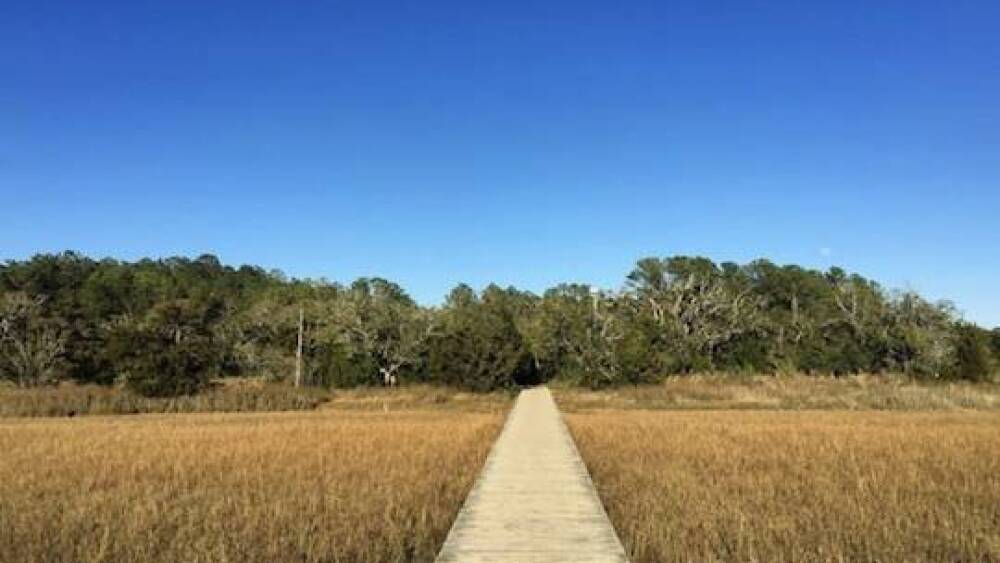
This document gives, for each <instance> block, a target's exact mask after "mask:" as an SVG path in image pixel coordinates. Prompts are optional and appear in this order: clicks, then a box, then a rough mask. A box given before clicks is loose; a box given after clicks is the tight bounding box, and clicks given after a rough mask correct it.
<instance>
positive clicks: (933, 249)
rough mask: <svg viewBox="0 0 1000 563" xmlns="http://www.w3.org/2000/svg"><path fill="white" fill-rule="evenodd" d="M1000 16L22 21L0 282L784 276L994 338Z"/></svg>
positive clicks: (771, 9)
mask: <svg viewBox="0 0 1000 563" xmlns="http://www.w3.org/2000/svg"><path fill="white" fill-rule="evenodd" d="M820 4H822V5H820ZM998 21H1000V3H997V2H988V1H980V2H963V1H957V2H948V3H942V2H936V1H935V2H931V1H915V0H909V1H893V2H871V1H865V2H860V1H844V2H830V3H813V2H808V3H807V2H792V1H787V2H781V1H772V2H752V1H751V2H748V1H740V2H716V3H706V2H659V1H658V2H626V3H616V2H607V1H602V2H589V1H574V2H564V1H551V2H544V3H542V2H504V3H482V2H450V1H449V2H377V1H367V2H302V3H289V2H260V1H250V0H243V1H240V2H231V1H219V2H162V3H154V2H140V1H128V2H125V1H121V2H119V1H113V0H111V1H107V2H100V3H82V2H62V1H50V2H22V1H21V0H15V1H7V2H4V3H3V4H2V5H0V206H2V211H0V221H2V226H0V258H25V257H28V256H30V255H32V254H34V253H36V252H41V251H59V250H63V249H76V250H79V251H82V252H84V253H86V254H89V255H93V256H104V255H113V256H116V257H121V258H136V257H140V256H147V255H148V256H162V255H170V254H188V255H196V254H200V253H202V252H212V253H216V254H218V255H219V256H220V257H221V258H222V259H223V260H224V261H225V262H227V263H244V262H247V263H255V264H260V265H263V266H265V267H275V268H280V269H282V270H284V271H286V272H288V273H289V274H291V275H295V276H312V277H319V276H325V277H328V278H330V279H334V280H341V281H348V280H350V279H353V278H354V277H357V276H361V275H381V276H384V277H387V278H390V279H393V280H395V281H398V282H400V283H401V284H403V285H404V286H405V287H406V288H407V289H408V290H409V291H410V292H411V293H412V294H413V295H414V296H415V297H416V298H417V299H419V300H421V301H423V302H425V303H435V302H438V301H440V299H441V298H442V297H443V295H444V294H445V293H446V292H447V291H448V290H449V289H450V288H451V287H452V286H453V285H454V284H456V283H458V282H462V281H464V282H468V283H470V284H472V285H474V286H482V285H483V284H485V283H487V282H489V281H495V282H498V283H501V284H504V285H506V284H514V285H517V286H519V287H522V288H525V289H531V290H536V291H537V290H541V289H543V288H545V287H547V286H550V285H554V284H556V283H558V282H561V281H582V282H589V283H595V284H598V285H601V286H606V287H618V286H620V285H621V283H622V280H623V278H624V276H625V274H626V273H627V272H628V271H629V269H630V268H631V265H632V263H633V262H634V260H635V259H637V258H639V257H642V256H647V255H672V254H703V255H706V256H709V257H711V258H713V259H716V260H736V261H741V262H743V261H748V260H751V259H753V258H756V257H768V258H771V259H773V260H775V261H777V262H781V263H785V262H794V263H800V264H803V265H806V266H812V267H818V268H826V267H828V266H830V265H834V264H836V265H841V266H843V267H844V268H846V269H848V270H852V271H858V272H860V273H862V274H864V275H867V276H870V277H873V278H875V279H877V280H879V281H880V282H882V283H883V284H884V285H886V286H888V287H894V288H902V289H914V290H917V291H920V292H921V293H923V294H925V295H926V296H928V297H931V298H934V299H938V298H949V299H952V300H953V301H955V302H956V304H957V305H958V307H959V309H960V310H962V311H964V313H965V315H966V317H967V318H969V319H971V320H974V321H977V322H979V323H981V324H984V325H987V326H994V325H1000V297H998V292H997V287H998V280H1000V250H998V249H1000V228H998V223H997V218H998V216H1000V40H998V39H997V35H996V34H997V32H996V29H997V28H996V26H997V22H998Z"/></svg>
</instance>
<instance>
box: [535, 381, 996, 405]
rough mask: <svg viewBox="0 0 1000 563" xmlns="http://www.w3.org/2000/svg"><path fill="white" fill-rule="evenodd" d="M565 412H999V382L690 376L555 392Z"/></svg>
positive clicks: (561, 388) (565, 389)
mask: <svg viewBox="0 0 1000 563" xmlns="http://www.w3.org/2000/svg"><path fill="white" fill-rule="evenodd" d="M553 391H554V393H555V396H556V400H557V401H558V403H559V406H560V408H562V409H563V410H567V411H578V410H591V409H667V410H704V409H724V410H734V409H740V410H742V409H750V410H758V409H761V410H912V411H925V410H957V409H987V410H1000V385H998V384H996V383H966V382H958V383H944V382H933V381H919V380H914V379H911V378H906V377H902V376H892V375H856V376H844V377H832V376H804V375H799V376H766V375H757V376H742V375H729V374H720V375H689V376H674V377H668V378H666V379H665V380H664V381H663V382H662V383H659V384H651V385H638V386H621V387H615V388H610V389H606V390H599V391H592V390H588V389H582V388H574V387H557V388H555V389H553Z"/></svg>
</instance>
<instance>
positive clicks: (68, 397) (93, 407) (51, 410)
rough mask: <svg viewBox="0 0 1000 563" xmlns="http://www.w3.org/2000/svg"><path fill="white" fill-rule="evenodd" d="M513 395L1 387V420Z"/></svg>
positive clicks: (398, 405)
mask: <svg viewBox="0 0 1000 563" xmlns="http://www.w3.org/2000/svg"><path fill="white" fill-rule="evenodd" d="M512 397H513V395H512V394H511V393H509V392H506V391H494V392H491V393H465V392H461V391H456V390H455V389H451V388H448V387H442V386H440V385H420V384H415V385H407V386H404V387H397V388H386V387H358V388H355V389H336V390H331V391H327V390H324V389H320V388H312V387H302V388H299V389H296V388H294V387H291V386H289V385H285V384H282V383H265V382H263V381H260V380H252V379H230V380H220V381H219V382H217V383H215V384H214V385H213V386H212V387H211V388H210V389H209V390H207V391H203V392H201V393H199V394H197V395H187V396H181V397H169V398H148V397H143V396H141V395H138V394H136V393H133V392H131V391H129V390H128V389H125V388H121V387H107V386H102V385H76V384H73V383H62V384H59V385H45V386H39V387H32V388H20V387H16V386H14V385H4V384H0V418H3V417H32V416H78V415H87V414H96V415H110V414H142V413H195V412H261V411H295V410H313V409H316V408H318V407H322V408H334V409H349V410H382V411H386V410H400V409H404V410H413V409H419V410H424V409H435V410H440V409H447V410H454V409H459V410H463V411H475V412H494V411H496V410H497V409H501V408H504V406H505V405H507V404H508V403H509V402H510V400H511V398H512Z"/></svg>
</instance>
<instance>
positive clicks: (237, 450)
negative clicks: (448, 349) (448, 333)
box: [0, 409, 502, 562]
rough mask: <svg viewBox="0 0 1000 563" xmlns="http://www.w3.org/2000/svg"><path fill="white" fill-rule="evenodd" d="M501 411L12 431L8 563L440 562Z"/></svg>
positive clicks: (4, 489)
mask: <svg viewBox="0 0 1000 563" xmlns="http://www.w3.org/2000/svg"><path fill="white" fill-rule="evenodd" d="M501 422H502V412H500V411H497V412H493V413H485V412H481V413H473V412H465V411H462V410H458V409H452V410H424V411H421V412H406V411H403V412H398V411H390V412H388V413H386V412H383V411H376V412H358V411H353V412H343V411H336V410H323V411H319V412H309V413H273V414H191V415H140V416H134V417H87V418H75V419H18V420H7V421H0V452H2V454H0V559H2V560H4V561H12V562H13V561H18V562H31V561H262V562H263V561H268V562H271V561H430V560H432V559H433V557H434V554H435V553H436V551H437V550H438V548H439V547H440V545H441V543H442V542H443V541H444V537H445V535H446V534H447V531H448V528H449V526H450V524H451V521H452V519H453V518H454V516H455V514H456V513H457V511H458V508H459V506H460V505H461V503H462V501H463V499H464V497H465V495H466V493H467V492H468V490H469V488H470V487H471V484H472V482H473V480H474V478H475V476H476V474H477V472H478V471H479V469H480V466H481V465H482V463H483V460H484V459H485V456H486V453H487V451H488V450H489V448H490V446H491V444H492V442H493V439H494V438H495V436H496V434H497V432H498V430H499V428H500V425H501Z"/></svg>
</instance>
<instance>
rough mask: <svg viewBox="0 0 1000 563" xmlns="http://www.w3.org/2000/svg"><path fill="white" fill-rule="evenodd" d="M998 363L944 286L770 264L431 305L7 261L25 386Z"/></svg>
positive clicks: (972, 370) (148, 389) (138, 387)
mask: <svg viewBox="0 0 1000 563" xmlns="http://www.w3.org/2000/svg"><path fill="white" fill-rule="evenodd" d="M300 341H301V344H300ZM297 353H298V354H300V360H299V361H298V362H297ZM998 359H1000V329H994V330H992V331H989V330H986V329H983V328H980V327H978V326H976V325H973V324H970V323H967V322H964V321H963V320H962V319H961V317H960V316H959V315H958V314H957V312H956V311H955V309H954V307H953V306H951V305H950V304H948V303H946V302H938V303H935V302H930V301H928V300H926V299H924V298H922V297H921V296H919V295H917V294H915V293H913V292H892V291H887V290H885V289H883V288H882V287H880V286H879V285H878V284H877V283H876V282H874V281H872V280H869V279H866V278H864V277H862V276H860V275H857V274H849V273H847V272H845V271H844V270H842V269H840V268H831V269H830V270H828V271H825V272H823V271H817V270H811V269H806V268H802V267H799V266H795V265H786V266H780V265H776V264H774V263H772V262H770V261H767V260H756V261H753V262H750V263H748V264H744V265H740V264H735V263H731V262H725V263H721V264H717V263H715V262H713V261H711V260H709V259H706V258H700V257H686V256H675V257H669V258H644V259H642V260H639V261H638V262H637V264H636V266H635V268H634V269H633V270H632V271H631V272H630V273H628V275H627V276H626V278H625V283H624V285H623V287H622V288H621V289H620V290H616V291H609V290H605V289H598V288H594V287H591V286H589V285H585V284H563V285H559V286H557V287H554V288H552V289H549V290H547V291H545V292H544V293H543V294H541V295H537V294H534V293H531V292H527V291H520V290H517V289H515V288H512V287H508V288H502V287H498V286H496V285H490V286H488V287H486V288H485V289H483V290H481V291H476V290H474V289H473V288H471V287H469V286H467V285H459V286H457V287H456V288H454V289H453V290H452V291H451V292H450V293H449V294H448V296H447V298H446V299H445V302H444V303H443V304H442V305H440V306H435V307H425V306H421V305H419V304H417V303H416V302H415V301H414V300H413V299H412V298H411V297H410V296H409V295H407V293H406V292H405V291H404V289H403V288H402V287H400V286H399V285H397V284H395V283H393V282H390V281H388V280H384V279H381V278H361V279H358V280H356V281H354V282H353V283H351V284H349V285H343V284H339V283H333V282H329V281H326V280H300V279H289V278H287V277H286V276H285V275H284V274H282V273H281V272H279V271H266V270H264V269H262V268H259V267H256V266H241V267H238V268H236V267H232V266H227V265H223V264H221V263H220V262H219V260H218V259H217V258H216V257H214V256H212V255H203V256H200V257H198V258H194V259H189V258H183V257H174V258H166V259H157V260H154V259H143V260H138V261H135V262H127V261H121V260H115V259H110V258H107V259H102V260H94V259H91V258H88V257H85V256H82V255H80V254H77V253H74V252H64V253H61V254H40V255H37V256H34V257H33V258H31V259H28V260H20V261H18V260H10V261H7V262H6V263H4V264H2V265H0V379H7V380H10V381H13V382H14V383H16V384H18V385H21V386H35V385H42V384H47V383H53V382H57V381H60V380H74V381H77V382H81V383H97V384H106V385H125V386H127V387H129V388H131V389H133V390H135V391H137V392H140V393H142V394H144V395H148V396H170V395H181V394H191V393H195V392H197V391H199V390H200V389H203V388H204V387H205V386H207V385H208V384H209V382H210V381H211V380H212V379H214V378H218V377H226V376H244V377H261V378H267V379H273V380H290V379H291V378H292V377H293V374H294V373H296V370H297V368H298V370H300V371H299V374H300V378H301V381H302V382H303V384H308V385H320V386H327V387H343V386H356V385H389V384H395V383H396V382H400V381H421V382H438V383H443V384H448V385H453V386H458V387H463V388H467V389H471V390H491V389H497V388H504V387H511V386H515V385H519V384H531V383H537V382H542V381H547V380H551V379H564V380H567V381H570V382H573V383H577V384H580V385H586V386H591V387H600V386H605V385H617V384H637V383H642V382H651V381H655V380H657V379H658V378H661V377H663V376H665V375H671V374H687V373H695V372H705V371H728V372H748V373H806V374H851V373H860V372H869V373H902V374H908V375H911V376H914V377H921V378H933V379H968V380H983V379H988V378H990V377H991V376H992V374H993V370H994V369H995V367H996V365H997V361H998Z"/></svg>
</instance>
